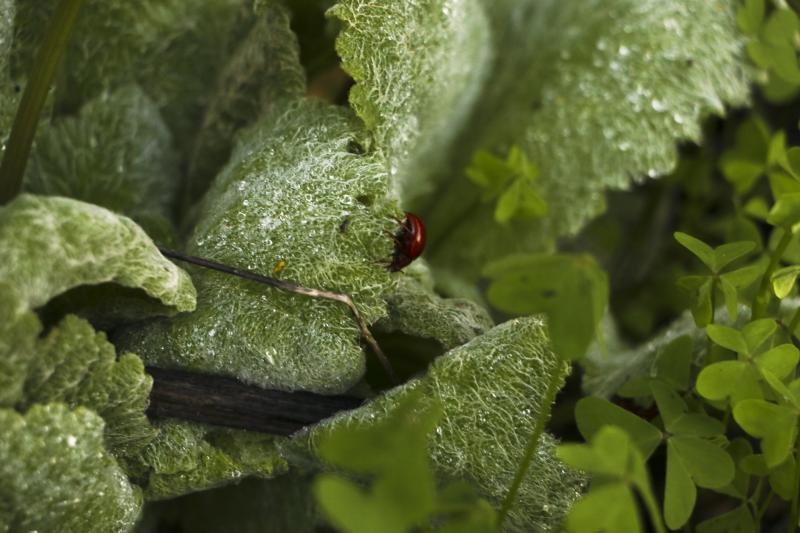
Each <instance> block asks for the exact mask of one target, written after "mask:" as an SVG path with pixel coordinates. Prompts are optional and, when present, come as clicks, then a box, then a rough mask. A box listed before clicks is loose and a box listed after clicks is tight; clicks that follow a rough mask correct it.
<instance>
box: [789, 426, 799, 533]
mask: <svg viewBox="0 0 800 533" xmlns="http://www.w3.org/2000/svg"><path fill="white" fill-rule="evenodd" d="M798 504H800V438H798V440H797V441H796V442H795V452H794V492H793V494H792V514H791V521H790V522H789V533H794V532H795V531H797V530H798V529H797V521H798V519H800V515H798V509H800V505H798Z"/></svg>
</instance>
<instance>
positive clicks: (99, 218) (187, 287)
mask: <svg viewBox="0 0 800 533" xmlns="http://www.w3.org/2000/svg"><path fill="white" fill-rule="evenodd" d="M0 249H2V250H3V252H4V254H5V256H4V257H5V258H6V260H5V261H2V262H0V323H1V324H2V326H0V328H1V329H2V336H1V337H0V339H2V340H0V369H2V370H3V371H2V372H0V405H13V404H14V403H16V402H17V401H19V400H20V399H21V396H22V387H23V383H24V380H25V375H26V374H27V367H28V365H29V364H30V362H31V361H32V360H33V359H34V357H33V352H34V341H35V339H36V337H37V335H38V333H39V330H40V329H41V326H40V324H39V321H38V319H37V318H36V316H35V315H34V314H33V312H32V311H31V309H33V308H35V307H39V306H41V305H43V304H45V303H46V302H48V301H49V300H50V299H51V298H53V297H54V296H57V295H58V294H61V293H63V292H65V291H67V290H68V289H71V288H74V287H77V286H80V285H88V284H97V283H103V282H109V281H113V282H116V283H118V284H121V285H124V286H127V287H131V288H142V289H144V291H145V292H146V293H147V294H148V295H150V296H152V297H154V298H157V299H159V300H160V301H161V302H162V303H163V304H165V305H171V306H174V307H176V308H177V309H179V310H189V309H191V308H193V306H194V304H195V292H194V287H193V286H192V284H191V282H190V280H189V277H188V276H187V275H186V273H185V272H183V271H182V270H180V269H179V268H177V267H176V266H175V265H173V264H172V263H170V262H169V261H167V260H166V259H164V258H163V257H162V256H161V254H160V253H159V252H158V250H157V249H156V247H155V246H154V245H153V243H152V242H151V241H150V239H149V238H148V237H147V235H146V234H145V233H144V231H142V229H141V228H139V227H138V226H137V225H136V224H134V223H133V222H132V221H131V220H130V219H127V218H125V217H122V216H118V215H115V214H113V213H111V212H110V211H107V210H106V209H103V208H101V207H98V206H94V205H91V204H86V203H83V202H79V201H76V200H70V199H66V198H58V197H49V198H48V197H38V196H33V195H28V194H23V195H21V196H19V197H18V198H16V199H15V200H14V201H13V202H11V203H10V204H8V205H6V206H3V207H0Z"/></svg>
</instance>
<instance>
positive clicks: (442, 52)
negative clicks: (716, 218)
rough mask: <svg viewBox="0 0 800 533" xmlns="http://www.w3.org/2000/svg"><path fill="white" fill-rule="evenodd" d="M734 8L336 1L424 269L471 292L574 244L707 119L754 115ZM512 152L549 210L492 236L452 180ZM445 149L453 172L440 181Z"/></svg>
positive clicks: (468, 187) (358, 91)
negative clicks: (747, 106) (482, 271)
mask: <svg viewBox="0 0 800 533" xmlns="http://www.w3.org/2000/svg"><path fill="white" fill-rule="evenodd" d="M732 7H733V2H731V1H729V0H713V1H708V0H692V1H691V2H688V3H687V2H685V1H682V0H672V1H668V2H662V1H657V0H648V1H646V2H641V1H633V0H611V1H609V0H602V1H601V0H594V1H592V2H590V3H588V4H587V3H585V2H562V1H545V2H541V1H537V2H532V1H530V2H523V3H520V2H516V1H503V2H480V1H478V0H437V1H435V2H419V1H414V2H402V3H393V4H391V5H384V4H376V3H374V2H367V1H364V0H342V1H340V2H339V3H338V4H337V5H336V6H335V7H334V8H333V10H332V11H331V14H332V15H334V16H336V17H337V18H339V19H340V20H342V21H343V23H344V30H343V32H342V33H341V34H340V36H339V39H338V41H337V50H338V51H339V54H340V55H341V56H342V58H343V62H344V68H345V69H346V70H347V71H348V72H349V73H350V74H351V75H352V76H353V78H354V79H355V80H356V85H355V87H354V89H353V90H352V92H351V98H350V100H351V104H352V106H353V107H354V109H355V110H356V112H357V113H358V114H359V116H360V117H361V118H362V119H363V120H364V122H365V124H366V126H367V127H368V128H369V129H370V130H371V131H372V132H373V133H374V135H375V139H376V142H377V143H378V145H379V147H380V148H381V149H383V150H384V151H386V153H387V168H388V169H389V170H390V172H391V174H392V176H393V178H394V181H395V183H396V188H397V189H398V190H399V191H400V192H401V194H402V197H403V198H404V202H405V204H406V206H407V207H411V208H413V209H420V208H423V209H422V211H423V214H424V215H427V217H428V219H429V221H430V230H431V237H432V239H431V240H432V243H431V244H432V249H431V250H430V253H429V255H428V257H429V258H431V260H432V264H433V266H435V267H437V268H445V269H446V270H447V271H449V272H459V273H463V274H465V275H467V276H468V277H470V278H474V276H475V275H476V274H477V272H478V270H479V268H480V266H481V264H482V263H483V262H485V261H486V260H488V259H491V258H495V257H498V256H501V255H503V254H505V253H509V252H514V251H531V250H543V249H545V248H547V247H548V245H549V243H550V242H552V239H553V238H554V237H555V236H557V235H561V234H565V233H571V232H574V231H576V230H577V229H578V228H580V227H581V225H582V224H583V223H584V222H585V221H586V220H587V219H588V218H589V217H591V216H593V215H595V214H597V213H598V212H599V211H600V210H601V209H602V208H603V199H602V191H603V189H604V188H607V187H615V188H619V187H627V186H628V185H629V184H630V183H631V181H632V179H636V180H638V179H641V177H642V176H645V175H651V176H656V175H658V174H662V173H665V172H667V171H669V170H670V169H671V168H672V167H673V166H674V164H675V161H676V151H675V143H676V141H677V140H679V139H698V138H699V135H700V128H699V120H700V118H701V117H702V116H704V115H706V114H708V113H710V112H715V113H721V112H722V111H723V102H731V103H742V102H744V101H745V99H746V98H747V84H746V79H745V75H744V68H743V61H742V57H741V52H740V47H741V37H740V35H739V32H738V30H737V28H736V23H735V20H734V16H733V9H732ZM567 102H568V104H567ZM460 126H461V127H463V131H464V132H465V133H464V134H463V135H461V136H460V137H457V138H455V137H454V136H453V130H456V129H458V128H459V127H460ZM514 143H516V144H517V145H518V146H519V147H520V148H521V149H522V150H523V152H524V153H525V154H526V155H527V156H528V158H529V159H530V161H531V162H532V163H534V164H535V165H537V166H538V168H539V170H540V171H541V172H540V177H539V180H538V182H537V183H538V187H539V188H540V191H539V192H540V193H541V195H542V196H543V198H544V200H545V201H546V203H547V204H548V207H549V209H548V211H547V213H548V214H547V215H546V216H545V217H544V218H540V219H534V220H533V221H531V222H513V223H511V224H509V225H507V226H498V225H496V224H494V223H493V217H494V205H493V204H480V203H478V195H479V190H478V189H477V187H475V186H474V185H472V184H471V183H469V182H468V181H467V180H466V179H465V178H464V176H463V174H461V173H460V172H459V171H458V170H459V168H463V167H465V166H466V162H467V161H466V160H465V159H464V157H467V158H468V157H470V155H471V153H472V152H473V151H474V150H475V149H478V148H486V149H489V150H497V149H499V150H501V151H505V150H508V148H509V147H510V145H512V144H514ZM451 148H453V149H454V151H457V152H458V153H459V157H455V158H453V159H452V160H448V161H446V164H447V165H448V166H449V168H448V169H447V170H446V171H441V168H442V167H441V164H442V163H443V162H444V160H445V159H446V157H447V156H446V155H443V154H446V153H447V152H448V151H449V150H450V149H451ZM426 206H427V207H426Z"/></svg>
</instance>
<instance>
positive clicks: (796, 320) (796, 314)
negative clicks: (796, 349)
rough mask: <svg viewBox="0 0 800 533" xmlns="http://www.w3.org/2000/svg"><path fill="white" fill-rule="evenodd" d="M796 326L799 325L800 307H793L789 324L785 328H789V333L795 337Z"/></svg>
mask: <svg viewBox="0 0 800 533" xmlns="http://www.w3.org/2000/svg"><path fill="white" fill-rule="evenodd" d="M797 326H800V307H798V308H797V309H795V311H794V314H793V315H792V320H791V321H790V322H789V326H788V327H787V329H788V330H789V335H791V336H794V337H796V336H797V335H795V330H796V329H797Z"/></svg>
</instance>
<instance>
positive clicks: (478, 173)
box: [466, 146, 547, 224]
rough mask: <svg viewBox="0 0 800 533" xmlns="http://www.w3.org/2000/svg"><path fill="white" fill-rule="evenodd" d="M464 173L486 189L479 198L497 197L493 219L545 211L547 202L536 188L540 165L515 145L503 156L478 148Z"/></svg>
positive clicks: (504, 221) (528, 216) (499, 220)
mask: <svg viewBox="0 0 800 533" xmlns="http://www.w3.org/2000/svg"><path fill="white" fill-rule="evenodd" d="M466 174H467V177H468V178H469V179H471V180H472V182H473V183H475V184H476V185H478V186H479V187H482V188H484V189H486V190H485V192H484V193H483V196H482V197H481V201H483V202H487V201H490V200H494V199H497V206H496V207H495V210H494V219H495V220H496V221H497V222H499V223H500V224H505V223H506V222H508V221H509V220H511V219H512V218H522V219H524V218H536V217H541V216H544V215H545V214H547V204H546V203H545V202H544V200H543V199H542V197H541V195H540V194H539V193H538V192H537V191H536V178H538V177H539V169H538V168H536V166H535V165H533V164H531V162H530V161H528V158H527V156H526V155H525V154H523V153H522V152H521V151H520V149H519V147H518V146H512V147H511V149H510V150H509V151H508V155H507V156H506V158H505V160H503V159H500V158H498V157H496V156H494V155H492V154H491V153H489V152H486V151H483V150H479V151H477V152H475V155H474V156H473V157H472V162H471V163H470V166H469V167H468V168H467V170H466Z"/></svg>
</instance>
